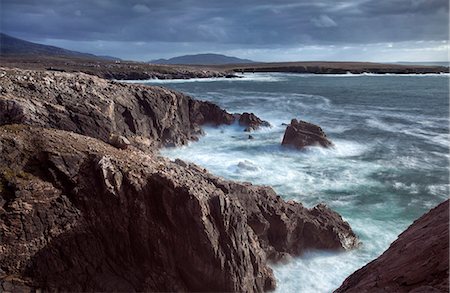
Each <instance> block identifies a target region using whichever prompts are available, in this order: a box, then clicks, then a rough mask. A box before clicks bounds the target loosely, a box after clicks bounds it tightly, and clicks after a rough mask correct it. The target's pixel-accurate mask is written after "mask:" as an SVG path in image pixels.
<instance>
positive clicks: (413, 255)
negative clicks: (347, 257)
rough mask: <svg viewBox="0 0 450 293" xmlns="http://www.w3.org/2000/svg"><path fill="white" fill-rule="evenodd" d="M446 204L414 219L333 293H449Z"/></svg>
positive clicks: (447, 206)
mask: <svg viewBox="0 0 450 293" xmlns="http://www.w3.org/2000/svg"><path fill="white" fill-rule="evenodd" d="M448 290H449V200H448V199H447V200H446V201H444V202H443V203H441V204H440V205H438V206H437V207H435V208H433V209H431V210H430V211H429V212H428V213H426V214H425V215H423V216H422V217H420V218H419V219H417V220H416V221H415V222H414V223H413V224H412V225H411V226H409V228H408V229H406V231H404V232H403V233H401V234H400V235H399V236H398V238H397V240H395V241H394V242H393V243H392V244H391V246H390V247H389V248H388V249H387V250H386V251H385V252H384V253H383V254H382V255H381V256H380V257H378V258H377V259H375V260H374V261H372V262H370V263H369V264H367V265H365V266H364V267H362V268H361V269H359V270H357V271H356V272H354V273H353V274H351V275H350V276H349V277H348V278H347V279H346V280H345V281H344V283H343V284H342V285H341V286H340V287H339V288H338V289H337V290H336V291H335V293H343V292H347V293H359V292H415V293H420V292H423V293H425V292H427V293H432V292H448Z"/></svg>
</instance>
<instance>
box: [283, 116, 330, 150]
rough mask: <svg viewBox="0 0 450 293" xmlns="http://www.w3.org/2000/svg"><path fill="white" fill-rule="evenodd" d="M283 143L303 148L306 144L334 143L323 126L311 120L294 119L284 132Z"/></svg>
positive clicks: (326, 145) (322, 144)
mask: <svg viewBox="0 0 450 293" xmlns="http://www.w3.org/2000/svg"><path fill="white" fill-rule="evenodd" d="M281 145H284V146H292V147H295V148H297V149H302V148H304V147H306V146H313V145H320V146H322V147H330V146H332V145H333V144H332V142H331V141H329V140H328V138H327V136H326V134H325V132H323V130H322V128H320V127H319V126H317V125H315V124H312V123H309V122H305V121H301V120H300V121H297V119H292V120H291V124H289V125H288V127H287V128H286V131H285V132H284V137H283V141H282V142H281Z"/></svg>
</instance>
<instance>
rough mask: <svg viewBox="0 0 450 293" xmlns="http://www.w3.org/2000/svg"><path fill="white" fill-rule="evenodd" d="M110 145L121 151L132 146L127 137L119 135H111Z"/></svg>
mask: <svg viewBox="0 0 450 293" xmlns="http://www.w3.org/2000/svg"><path fill="white" fill-rule="evenodd" d="M108 143H109V144H110V145H112V146H115V147H116V148H119V149H126V148H127V147H128V146H129V145H130V144H131V143H130V141H129V140H128V139H127V138H126V137H124V136H122V135H117V134H111V135H110V136H109V140H108Z"/></svg>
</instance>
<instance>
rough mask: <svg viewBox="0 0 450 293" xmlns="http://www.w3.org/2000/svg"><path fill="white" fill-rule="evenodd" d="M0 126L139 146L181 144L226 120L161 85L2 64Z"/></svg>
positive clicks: (207, 105)
mask: <svg viewBox="0 0 450 293" xmlns="http://www.w3.org/2000/svg"><path fill="white" fill-rule="evenodd" d="M1 70H2V71H3V76H2V77H1V78H0V82H1V83H0V125H1V124H11V123H19V124H27V125H33V126H42V127H47V128H57V129H62V130H68V131H73V132H76V133H80V134H84V135H87V136H91V137H94V138H98V139H100V140H102V141H105V142H107V141H108V140H109V137H110V135H111V134H115V135H121V136H124V137H126V138H127V139H128V140H130V142H131V143H132V144H133V145H134V146H136V147H138V148H140V149H144V150H152V149H155V148H157V147H161V146H174V145H183V144H186V143H187V142H188V141H189V140H195V139H197V138H198V136H199V135H201V134H202V132H201V128H200V126H201V125H204V124H213V125H219V124H231V123H233V121H234V119H235V118H234V116H233V115H231V114H229V113H227V112H226V111H224V110H222V109H220V108H219V107H218V106H216V105H214V104H212V103H209V102H202V101H197V100H194V99H192V98H191V97H189V96H186V95H184V94H181V93H178V92H175V91H172V90H169V89H165V88H162V87H150V86H142V85H134V84H122V83H117V82H112V81H107V80H105V79H101V78H98V77H95V76H91V75H87V74H83V73H72V74H70V73H62V72H49V71H32V70H19V69H7V68H2V69H1Z"/></svg>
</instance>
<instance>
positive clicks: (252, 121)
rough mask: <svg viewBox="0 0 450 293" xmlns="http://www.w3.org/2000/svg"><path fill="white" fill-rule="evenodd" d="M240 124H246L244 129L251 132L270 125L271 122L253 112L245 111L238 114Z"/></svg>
mask: <svg viewBox="0 0 450 293" xmlns="http://www.w3.org/2000/svg"><path fill="white" fill-rule="evenodd" d="M236 117H238V121H239V125H241V126H245V129H244V131H246V132H251V131H253V130H257V129H259V128H260V127H270V123H269V122H267V121H264V120H261V119H260V118H259V117H258V116H256V115H255V114H253V113H247V112H244V113H242V114H237V115H236Z"/></svg>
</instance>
